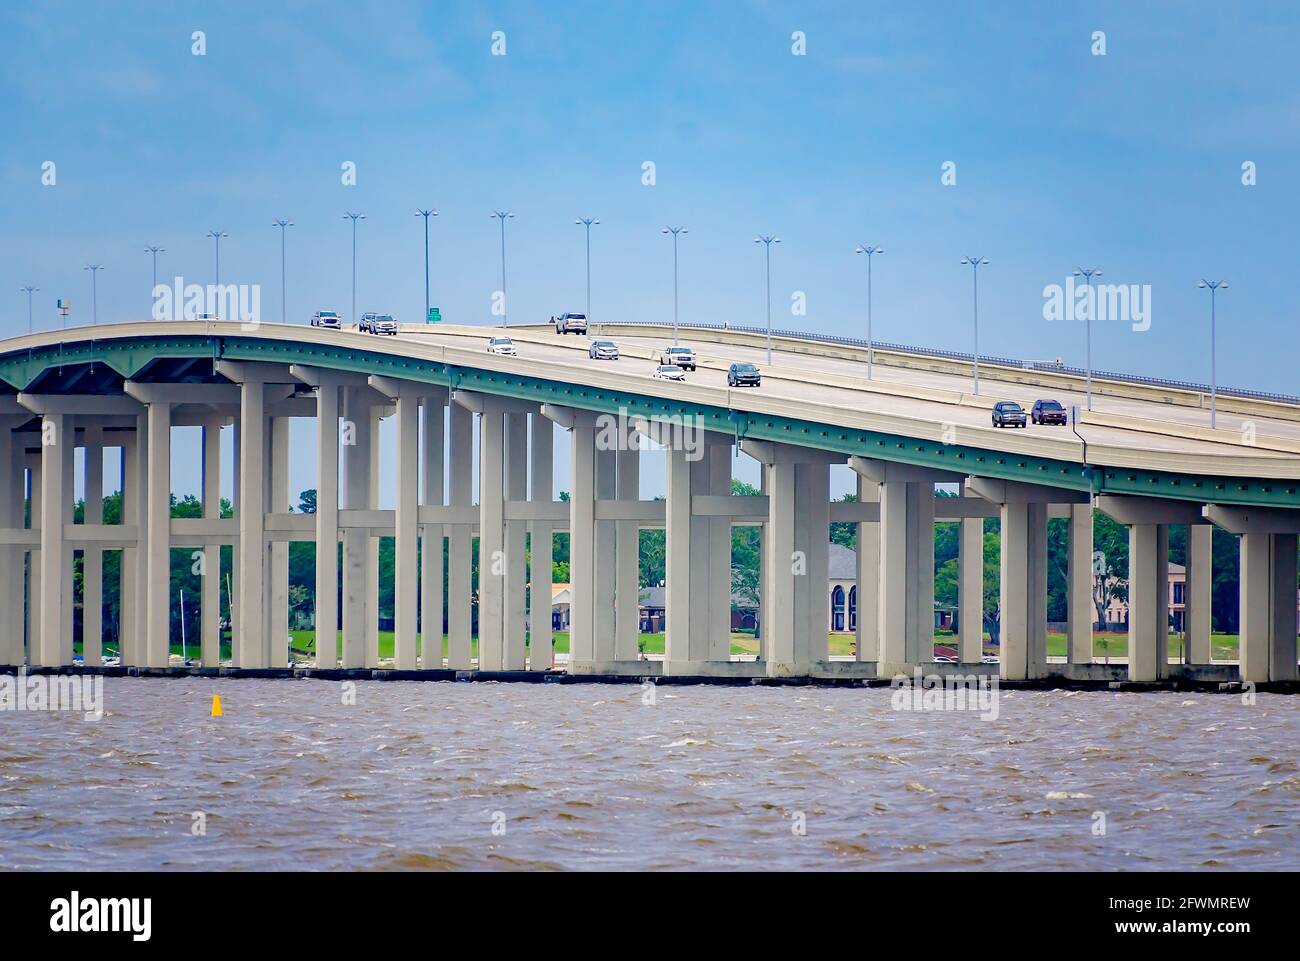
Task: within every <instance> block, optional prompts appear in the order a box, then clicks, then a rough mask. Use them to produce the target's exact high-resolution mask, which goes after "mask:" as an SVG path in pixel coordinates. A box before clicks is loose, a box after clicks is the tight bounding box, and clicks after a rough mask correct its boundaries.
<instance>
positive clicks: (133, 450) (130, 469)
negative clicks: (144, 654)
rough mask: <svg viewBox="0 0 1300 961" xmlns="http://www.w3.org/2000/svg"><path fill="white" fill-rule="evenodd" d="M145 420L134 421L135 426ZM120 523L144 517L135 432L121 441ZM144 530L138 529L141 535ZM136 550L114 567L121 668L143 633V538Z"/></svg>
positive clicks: (130, 523) (131, 523) (138, 521)
mask: <svg viewBox="0 0 1300 961" xmlns="http://www.w3.org/2000/svg"><path fill="white" fill-rule="evenodd" d="M144 420H145V418H144V417H143V416H138V417H137V418H136V421H137V423H141V422H143V421H144ZM121 456H122V469H121V476H122V523H123V524H124V525H126V526H139V525H142V524H143V523H144V514H143V512H142V511H141V510H140V501H141V498H140V496H139V488H138V486H137V485H138V477H139V470H140V461H141V453H140V437H139V432H138V431H127V432H126V434H125V438H124V440H123V441H122V454H121ZM143 531H144V528H143V527H140V533H141V535H143ZM137 544H138V545H139V546H138V547H126V548H123V549H122V559H121V563H120V565H119V568H118V575H119V581H120V583H119V586H118V595H119V597H120V601H119V605H120V614H119V621H118V653H119V654H120V655H121V663H122V665H123V666H126V665H130V664H136V663H138V661H137V660H136V651H137V650H139V646H138V645H137V643H136V638H137V637H139V636H140V635H141V634H142V633H143V626H142V622H140V621H139V620H138V619H137V617H136V613H137V606H136V581H137V570H138V560H137V558H138V557H139V556H140V555H141V552H142V551H143V547H144V537H143V536H140V537H139V538H138V540H137Z"/></svg>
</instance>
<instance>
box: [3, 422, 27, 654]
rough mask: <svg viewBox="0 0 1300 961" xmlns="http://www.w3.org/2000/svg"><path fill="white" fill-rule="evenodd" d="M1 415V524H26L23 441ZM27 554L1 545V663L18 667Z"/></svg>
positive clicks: (8, 526)
mask: <svg viewBox="0 0 1300 961" xmlns="http://www.w3.org/2000/svg"><path fill="white" fill-rule="evenodd" d="M14 420H17V418H12V419H11V418H0V528H11V529H17V528H20V527H22V526H23V514H22V506H21V505H22V501H23V499H24V496H23V495H24V492H23V490H22V487H23V485H24V482H25V479H26V478H25V472H24V470H23V468H22V460H23V456H24V452H23V444H22V443H16V442H15V440H14V432H13V426H14V424H13V421H14ZM24 566H25V563H24V555H23V551H22V549H21V548H19V547H15V546H10V545H0V605H2V606H0V667H18V666H20V665H22V664H23V663H24V662H25V657H26V654H25V652H24V650H23V635H24V634H25V632H26V626H25V625H24V623H23V609H24V605H25V604H26V598H25V597H24V594H23V588H24V581H25V580H26V576H25V574H24Z"/></svg>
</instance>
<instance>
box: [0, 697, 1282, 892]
mask: <svg viewBox="0 0 1300 961" xmlns="http://www.w3.org/2000/svg"><path fill="white" fill-rule="evenodd" d="M340 692H341V687H340V685H339V684H337V683H332V682H325V681H310V680H302V681H253V680H231V679H226V680H221V679H184V680H168V679H135V678H110V679H107V680H106V681H105V702H106V703H105V706H106V709H107V712H108V713H107V714H106V715H105V717H104V718H103V719H101V720H100V721H98V722H94V721H87V720H84V719H82V717H81V716H80V715H69V714H28V713H7V712H6V713H0V868H50V869H53V868H59V869H89V870H108V869H155V868H161V869H173V868H174V869H232V868H233V869H241V868H242V869H289V868H322V869H323V868H333V869H338V868H344V869H346V868H364V869H405V868H415V869H420V868H435V869H436V868H472V869H492V868H561V869H565V868H592V867H600V868H615V869H621V868H641V869H662V870H686V869H692V868H724V869H725V868H730V867H737V868H739V867H760V868H791V869H806V868H832V869H834V868H841V869H855V868H870V869H893V870H897V869H908V868H931V869H936V868H937V869H954V868H955V869H969V868H971V867H983V868H986V869H998V868H1008V869H1010V868H1028V869H1044V868H1046V869H1052V868H1076V869H1078V868H1082V869H1120V868H1123V869H1156V868H1168V869H1177V868H1196V867H1204V866H1212V867H1216V868H1221V869H1254V870H1259V869H1283V868H1287V869H1292V870H1294V869H1296V868H1300V770H1298V768H1297V760H1296V758H1297V746H1298V745H1300V700H1298V699H1296V698H1287V697H1284V696H1280V695H1267V694H1264V695H1260V696H1259V698H1258V701H1257V703H1256V704H1255V705H1254V706H1245V705H1243V704H1242V702H1241V700H1240V698H1238V697H1234V696H1228V695H1210V694H1147V693H1144V694H1135V693H1100V692H1098V693H1066V692H1060V691H1044V692H1029V691H1016V692H1002V699H1001V717H1000V718H999V719H998V720H996V721H992V722H985V721H981V720H979V718H978V716H977V715H973V714H957V713H909V712H898V711H894V710H892V709H891V706H890V692H889V691H888V690H886V689H863V688H854V689H827V688H765V687H708V686H700V687H668V686H664V687H660V688H658V690H657V692H656V695H657V696H656V698H655V703H654V704H653V705H645V704H643V703H642V691H641V689H640V688H639V687H637V686H635V685H594V684H592V685H588V684H582V685H555V684H548V685H531V684H496V683H472V684H471V683H461V684H455V683H419V682H362V683H359V684H358V685H357V687H356V694H357V703H356V706H347V705H344V704H343V703H341V697H340ZM214 693H217V694H220V695H221V699H222V701H223V706H224V709H225V716H224V717H222V718H217V719H214V718H210V717H209V710H210V706H211V699H212V695H213V694H214ZM196 811H202V812H206V815H207V834H206V836H201V837H195V836H192V835H191V824H192V812H196ZM498 812H499V813H498ZM800 812H802V815H803V818H804V819H805V820H806V834H804V835H802V836H799V835H797V834H795V833H794V832H793V831H792V825H793V824H794V823H795V821H796V820H797V819H798V815H799V813H800ZM1094 812H1104V814H1105V818H1106V834H1105V836H1095V835H1094V833H1093V832H1094V824H1095V823H1096V821H1095V816H1094ZM494 823H496V824H498V825H504V829H505V830H504V834H499V833H498V834H494V833H493V825H494ZM498 830H500V828H499V827H498Z"/></svg>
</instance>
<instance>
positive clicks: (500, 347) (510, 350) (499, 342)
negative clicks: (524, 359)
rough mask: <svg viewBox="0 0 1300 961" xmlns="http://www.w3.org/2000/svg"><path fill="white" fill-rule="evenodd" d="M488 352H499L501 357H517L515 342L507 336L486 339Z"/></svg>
mask: <svg viewBox="0 0 1300 961" xmlns="http://www.w3.org/2000/svg"><path fill="white" fill-rule="evenodd" d="M488 353H489V354H500V355H501V356H502V357H518V356H519V351H517V350H515V342H514V341H513V340H511V339H510V338H509V337H493V338H492V339H491V340H489V341H488Z"/></svg>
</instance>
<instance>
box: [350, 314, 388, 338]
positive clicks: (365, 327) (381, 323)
mask: <svg viewBox="0 0 1300 961" xmlns="http://www.w3.org/2000/svg"><path fill="white" fill-rule="evenodd" d="M357 330H359V331H361V332H362V333H363V334H389V335H390V336H391V335H396V334H397V321H396V320H394V319H393V315H392V314H377V313H375V312H374V311H373V310H372V311H367V312H366V313H364V314H362V315H361V323H359V324H357Z"/></svg>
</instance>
